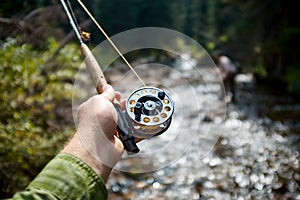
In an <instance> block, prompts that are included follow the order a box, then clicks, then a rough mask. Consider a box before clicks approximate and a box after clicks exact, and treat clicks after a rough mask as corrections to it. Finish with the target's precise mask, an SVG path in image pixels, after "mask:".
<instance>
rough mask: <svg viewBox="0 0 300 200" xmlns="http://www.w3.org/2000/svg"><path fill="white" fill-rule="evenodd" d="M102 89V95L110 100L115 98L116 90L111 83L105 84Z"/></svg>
mask: <svg viewBox="0 0 300 200" xmlns="http://www.w3.org/2000/svg"><path fill="white" fill-rule="evenodd" d="M102 90H103V92H102V94H101V95H102V96H103V97H105V98H106V99H108V100H109V101H111V102H113V101H114V99H115V90H114V89H113V87H112V86H111V85H105V86H103V88H102Z"/></svg>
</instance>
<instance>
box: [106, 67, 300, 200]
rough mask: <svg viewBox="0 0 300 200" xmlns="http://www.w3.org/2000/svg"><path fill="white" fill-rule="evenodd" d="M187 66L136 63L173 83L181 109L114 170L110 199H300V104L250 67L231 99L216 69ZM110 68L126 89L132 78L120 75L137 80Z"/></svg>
mask: <svg viewBox="0 0 300 200" xmlns="http://www.w3.org/2000/svg"><path fill="white" fill-rule="evenodd" d="M189 70H190V69H176V70H175V69H169V68H166V67H164V66H158V65H155V66H151V65H149V64H147V65H142V67H141V68H138V72H139V73H140V74H142V75H143V73H144V74H147V75H145V76H143V79H144V80H146V82H154V85H155V83H156V82H159V83H160V84H161V85H168V86H169V88H167V89H170V88H171V89H170V91H171V96H173V98H174V102H175V106H176V107H175V109H180V111H178V112H177V113H176V112H175V113H174V119H173V122H172V125H171V127H170V129H171V130H170V133H169V132H166V135H165V136H164V134H163V135H161V136H158V137H157V138H155V139H151V140H152V141H151V140H150V142H149V143H147V142H145V143H141V144H139V145H140V147H142V148H141V149H142V152H146V154H145V155H146V156H133V157H130V156H127V157H125V158H124V159H123V160H122V161H121V162H120V163H119V164H118V166H117V167H116V169H114V170H113V172H112V174H111V177H110V179H109V182H108V183H107V187H108V189H109V199H114V200H115V199H141V200H145V199H172V200H173V199H178V200H181V199H225V200H226V199H228V200H231V199H238V200H243V199H245V200H246V199H249V200H250V199H278V200H279V199H300V191H299V184H300V169H299V168H300V167H299V166H300V165H299V158H300V155H299V152H300V145H299V142H300V133H299V130H300V125H299V124H300V123H299V122H300V104H299V103H297V102H296V101H294V100H293V99H292V98H291V97H289V96H286V95H284V94H281V93H280V92H278V91H274V90H272V89H270V88H265V87H262V86H260V85H258V84H256V83H255V80H254V79H253V77H251V75H246V74H244V75H240V77H239V78H240V80H239V82H238V83H237V84H236V101H235V102H234V103H233V102H227V103H226V102H225V101H224V100H223V99H222V98H220V96H221V94H222V89H223V88H222V87H223V86H222V83H221V82H220V81H219V76H218V72H217V70H216V69H212V68H205V67H204V68H201V69H198V71H197V73H198V74H197V73H193V72H190V71H189ZM125 74H126V73H125ZM199 74H200V76H201V77H199ZM106 76H107V77H108V79H109V80H110V83H111V84H113V85H114V86H115V88H117V90H119V91H121V92H122V93H123V94H125V96H126V91H127V90H128V85H126V89H125V86H124V85H122V84H118V82H122V81H124V82H126V83H131V82H132V84H131V87H132V89H133V88H134V87H135V85H136V84H135V83H133V82H134V81H133V80H134V79H135V77H133V76H131V75H128V74H127V75H126V76H124V71H122V70H115V69H113V70H111V71H107V72H106ZM124 77H125V78H124ZM123 79H126V80H123ZM153 80H156V82H155V81H153ZM129 87H130V86H129ZM195 99H196V100H195ZM168 131H169V130H168ZM172 134H173V135H172ZM174 134H175V136H174ZM173 136H174V137H173ZM168 143H170V145H168V146H167V148H163V147H162V145H163V144H168ZM149 149H151V150H149ZM156 149H157V151H155V150H156ZM148 150H149V152H150V153H149V152H148ZM147 152H148V153H149V154H147ZM149 155H150V156H149Z"/></svg>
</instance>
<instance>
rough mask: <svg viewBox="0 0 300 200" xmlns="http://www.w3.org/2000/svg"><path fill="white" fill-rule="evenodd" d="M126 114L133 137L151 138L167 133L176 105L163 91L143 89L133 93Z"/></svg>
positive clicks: (128, 100) (154, 88)
mask: <svg viewBox="0 0 300 200" xmlns="http://www.w3.org/2000/svg"><path fill="white" fill-rule="evenodd" d="M126 113H127V117H128V118H129V120H130V123H131V126H132V128H133V135H134V136H135V137H140V138H150V137H153V136H157V135H160V134H162V133H163V132H165V131H166V130H167V129H168V128H169V127H170V124H171V121H172V116H173V113H174V103H173V101H172V99H171V97H170V96H169V95H168V94H167V93H166V92H165V91H164V90H162V89H159V88H156V87H142V88H139V89H137V90H135V91H133V92H132V93H131V94H130V95H129V97H128V98H127V101H126Z"/></svg>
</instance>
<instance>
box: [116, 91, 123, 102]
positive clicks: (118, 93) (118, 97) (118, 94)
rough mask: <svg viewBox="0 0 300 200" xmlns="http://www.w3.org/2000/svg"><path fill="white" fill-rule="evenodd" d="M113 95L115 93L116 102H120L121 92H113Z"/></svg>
mask: <svg viewBox="0 0 300 200" xmlns="http://www.w3.org/2000/svg"><path fill="white" fill-rule="evenodd" d="M115 95H116V99H117V101H118V102H121V98H122V94H121V93H120V92H118V91H116V92H115Z"/></svg>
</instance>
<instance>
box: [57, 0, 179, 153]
mask: <svg viewBox="0 0 300 200" xmlns="http://www.w3.org/2000/svg"><path fill="white" fill-rule="evenodd" d="M60 1H61V4H62V6H63V8H64V10H65V12H66V14H67V17H68V19H69V22H70V25H71V26H72V29H73V30H74V32H75V35H76V37H77V39H78V41H79V43H80V47H81V53H82V55H83V57H84V60H85V64H86V67H87V69H88V71H89V74H90V76H91V78H92V80H93V83H94V85H95V87H96V90H97V92H98V93H99V94H101V93H102V87H103V86H104V85H106V84H107V81H106V79H105V77H104V74H103V72H102V70H101V67H100V66H99V64H98V62H97V60H96V59H95V57H94V55H93V54H92V52H91V51H90V49H89V48H88V46H87V45H86V44H85V43H84V42H83V40H82V36H81V34H80V31H79V29H80V27H79V26H78V23H77V21H76V18H75V15H74V12H73V10H72V7H71V4H70V2H69V1H68V5H67V4H66V3H65V1H64V0H60ZM78 3H79V4H80V5H81V7H82V8H83V9H84V10H85V12H86V13H87V14H88V15H89V17H90V18H91V19H92V21H93V22H94V23H95V24H96V25H97V27H98V28H99V30H100V31H101V32H102V33H103V34H104V36H105V37H106V38H107V40H108V41H109V42H110V44H111V45H112V46H113V48H114V49H115V50H116V51H117V53H118V54H119V55H120V56H121V58H122V59H123V60H124V62H125V63H126V64H127V65H128V67H129V68H130V70H131V71H132V72H133V73H134V74H135V76H136V77H137V78H138V79H139V81H140V82H141V83H142V84H143V86H144V87H142V88H139V89H137V90H135V91H133V92H132V93H131V94H130V95H129V97H128V99H127V101H126V108H125V111H122V110H121V108H120V106H119V105H118V104H115V108H116V111H117V114H118V127H117V131H118V136H119V138H120V140H121V141H122V143H123V145H124V148H125V150H126V151H128V152H131V153H138V152H139V148H138V147H137V145H136V143H135V138H150V137H153V136H157V135H160V134H162V133H163V132H165V131H166V130H167V129H168V128H169V126H170V124H171V121H172V115H173V112H174V104H173V101H172V99H171V98H170V96H169V95H168V94H167V93H166V92H165V91H164V90H162V89H159V88H156V87H148V86H146V84H145V83H144V82H143V80H142V79H141V78H140V76H139V75H138V74H137V73H136V71H135V70H134V68H133V67H132V66H131V65H130V63H129V62H128V61H127V60H126V58H125V57H124V56H123V54H122V53H121V52H120V50H119V49H118V48H117V47H116V45H115V44H114V43H113V42H112V40H111V39H110V37H109V36H108V35H107V34H106V33H105V31H104V30H103V29H102V27H101V26H100V25H99V24H98V22H97V21H96V20H95V18H94V17H93V16H92V15H91V13H90V12H89V11H88V9H87V8H86V7H85V6H84V4H83V3H82V2H81V1H80V0H78Z"/></svg>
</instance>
